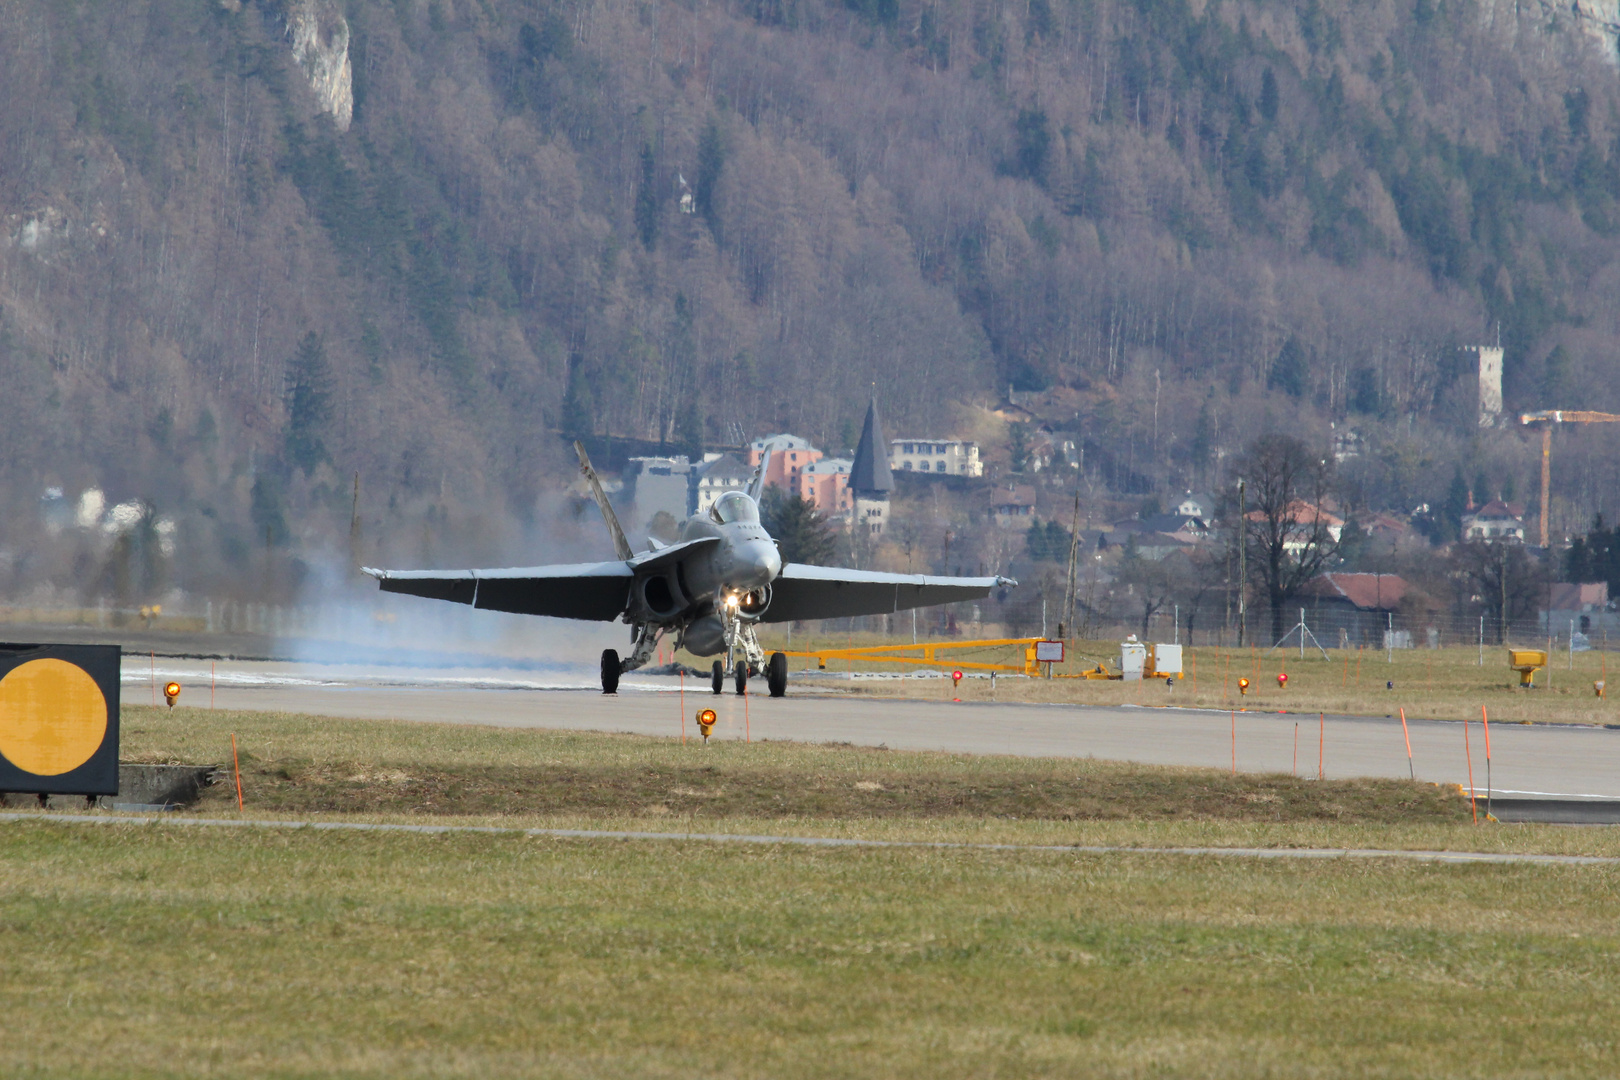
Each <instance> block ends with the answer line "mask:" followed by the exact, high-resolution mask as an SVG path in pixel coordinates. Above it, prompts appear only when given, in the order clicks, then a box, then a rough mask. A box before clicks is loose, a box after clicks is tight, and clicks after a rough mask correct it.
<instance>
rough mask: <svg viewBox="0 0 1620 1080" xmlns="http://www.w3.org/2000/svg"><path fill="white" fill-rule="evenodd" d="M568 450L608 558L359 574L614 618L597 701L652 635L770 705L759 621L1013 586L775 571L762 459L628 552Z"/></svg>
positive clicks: (770, 678)
mask: <svg viewBox="0 0 1620 1080" xmlns="http://www.w3.org/2000/svg"><path fill="white" fill-rule="evenodd" d="M574 449H575V451H576V452H578V454H579V463H580V471H581V472H582V473H583V474H584V476H585V479H586V482H587V483H588V484H589V485H590V488H591V492H592V494H593V495H594V496H595V498H596V504H597V505H598V506H599V507H600V508H601V510H602V517H603V519H604V520H605V521H606V522H607V527H608V532H609V533H610V534H611V535H612V537H613V546H614V550H615V554H616V555H617V556H618V557H617V558H615V559H613V560H612V561H610V562H599V563H575V564H568V565H559V566H527V567H514V568H510V569H502V570H376V569H373V568H371V567H365V568H363V569H364V570H365V572H366V573H367V574H370V575H371V576H372V577H374V578H376V579H377V580H378V582H379V583H380V584H381V585H382V590H383V592H398V593H410V594H411V595H413V596H425V597H429V598H431V599H435V600H450V601H453V602H455V603H458V604H471V605H472V606H473V607H475V608H483V609H484V610H487V611H510V612H516V613H518V614H522V615H550V616H553V617H555V618H562V619H588V620H595V621H598V622H610V621H612V620H614V619H621V620H623V621H624V622H626V623H628V624H629V625H630V628H631V645H630V655H628V656H625V657H620V656H619V653H618V651H617V650H615V649H605V650H603V652H602V691H603V693H607V694H611V693H613V692H615V691H616V690H617V689H618V686H619V676H620V674H622V673H623V672H626V671H634V670H635V669H636V668H639V667H641V666H642V665H643V664H645V663H646V662H647V661H648V659H650V658H651V657H652V655H653V651H654V649H656V648H657V646H658V642H659V641H660V640H661V639H662V638H663V636H664V635H665V634H673V635H675V638H676V647H677V648H681V647H684V648H685V649H686V650H687V651H688V652H691V653H695V654H696V655H698V656H716V657H720V658H721V659H716V660H715V661H714V670H713V686H714V692H715V693H716V694H718V693H720V692H721V690H722V688H723V686H724V683H725V678H726V671H727V669H728V668H729V669H730V670H731V672H732V675H733V677H734V678H735V681H736V687H737V693H739V694H741V693H744V692H745V689H746V687H747V684H748V677H749V676H750V675H758V674H760V673H761V672H763V673H764V675H765V677H766V681H767V684H768V686H769V687H770V692H771V696H772V697H781V696H782V694H784V693H785V692H786V691H787V657H786V656H785V655H783V654H782V653H780V652H777V653H772V654H771V656H770V659H769V661H767V660H766V657H765V651H764V650H763V649H762V648H760V645H759V641H758V639H757V638H756V637H755V634H754V629H755V627H756V626H758V624H760V623H762V622H763V623H779V622H791V621H797V620H800V619H838V618H845V617H847V616H852V615H881V614H885V613H888V612H892V611H905V610H907V609H908V608H919V607H930V606H933V605H935V604H951V603H955V602H957V601H959V600H976V599H979V598H981V597H984V596H987V595H989V593H990V590H991V589H993V588H996V587H997V586H1000V585H1016V584H1018V583H1017V582H1016V581H1013V580H1011V579H1009V578H1004V577H932V576H927V575H923V574H886V573H878V572H874V571H870V570H842V569H837V568H835V567H828V566H806V565H802V564H800V563H784V562H783V561H782V556H781V554H780V552H778V551H777V548H776V541H775V540H773V539H771V535H770V534H769V533H768V532H766V531H765V528H764V526H763V525H761V524H760V520H759V497H760V493H761V491H762V490H763V488H764V484H765V473H766V469H767V466H768V465H769V463H770V459H771V451H770V450H769V449H767V450H766V452H765V454H764V457H763V460H761V462H760V464H759V468H758V470H757V471H756V472H755V473H754V476H753V479H752V481H751V483H750V484H749V487H748V490H747V491H746V492H744V491H728V492H726V493H725V494H724V495H722V496H720V498H718V499H717V500H715V503H714V506H713V507H712V508H711V509H710V510H709V512H708V513H706V514H695V515H693V516H692V517H689V518H687V519H686V521H685V522H684V523H683V524H682V525H681V531H680V539H679V540H677V541H676V542H675V543H673V544H664V543H661V542H659V541H658V540H655V539H650V538H649V540H648V541H647V542H648V545H649V548H650V550H647V551H644V552H642V553H640V554H637V553H635V552H634V551H632V550H631V548H630V544H629V542H628V541H627V540H626V539H625V535H624V530H623V529H622V528H620V527H619V519H618V517H617V516H616V515H615V514H614V513H613V508H612V507H611V506H609V505H608V500H607V495H606V494H605V493H604V492H603V490H602V484H601V482H600V481H599V480H598V479H597V476H596V471H595V470H594V469H592V468H591V462H590V459H589V458H588V457H587V456H586V454H585V448H584V447H583V446H581V445H580V444H579V443H575V444H574Z"/></svg>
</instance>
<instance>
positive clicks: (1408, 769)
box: [1401, 709, 1417, 780]
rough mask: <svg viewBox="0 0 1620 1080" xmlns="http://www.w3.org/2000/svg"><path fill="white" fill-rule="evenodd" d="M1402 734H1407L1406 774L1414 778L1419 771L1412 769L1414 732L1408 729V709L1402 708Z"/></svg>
mask: <svg viewBox="0 0 1620 1080" xmlns="http://www.w3.org/2000/svg"><path fill="white" fill-rule="evenodd" d="M1401 734H1402V735H1405V736H1406V774H1407V776H1408V777H1410V778H1411V779H1413V780H1416V779H1417V773H1415V772H1413V771H1412V733H1411V732H1410V731H1408V730H1406V710H1405V709H1402V710H1401Z"/></svg>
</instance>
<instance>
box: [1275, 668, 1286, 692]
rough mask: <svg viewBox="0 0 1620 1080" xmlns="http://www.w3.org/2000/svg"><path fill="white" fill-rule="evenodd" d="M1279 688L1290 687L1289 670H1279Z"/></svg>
mask: <svg viewBox="0 0 1620 1080" xmlns="http://www.w3.org/2000/svg"><path fill="white" fill-rule="evenodd" d="M1277 689H1279V690H1286V689H1288V672H1286V671H1279V672H1277Z"/></svg>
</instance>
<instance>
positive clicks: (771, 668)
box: [765, 652, 787, 697]
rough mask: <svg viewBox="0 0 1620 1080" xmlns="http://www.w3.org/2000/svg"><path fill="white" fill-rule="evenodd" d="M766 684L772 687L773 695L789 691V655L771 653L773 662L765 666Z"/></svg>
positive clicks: (779, 695) (777, 695)
mask: <svg viewBox="0 0 1620 1080" xmlns="http://www.w3.org/2000/svg"><path fill="white" fill-rule="evenodd" d="M765 685H766V686H768V687H770V688H771V697H781V696H782V695H783V694H785V693H787V655H786V654H785V653H779V652H773V653H771V662H770V664H769V665H768V666H767V667H766V668H765Z"/></svg>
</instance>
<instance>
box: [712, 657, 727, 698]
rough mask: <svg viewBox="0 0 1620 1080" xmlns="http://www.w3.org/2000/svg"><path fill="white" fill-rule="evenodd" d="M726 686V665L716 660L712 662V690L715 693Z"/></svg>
mask: <svg viewBox="0 0 1620 1080" xmlns="http://www.w3.org/2000/svg"><path fill="white" fill-rule="evenodd" d="M725 688H726V665H724V664H722V663H721V662H720V661H718V660H716V661H715V662H714V692H715V693H716V694H718V693H720V691H722V690H724V689H725Z"/></svg>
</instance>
